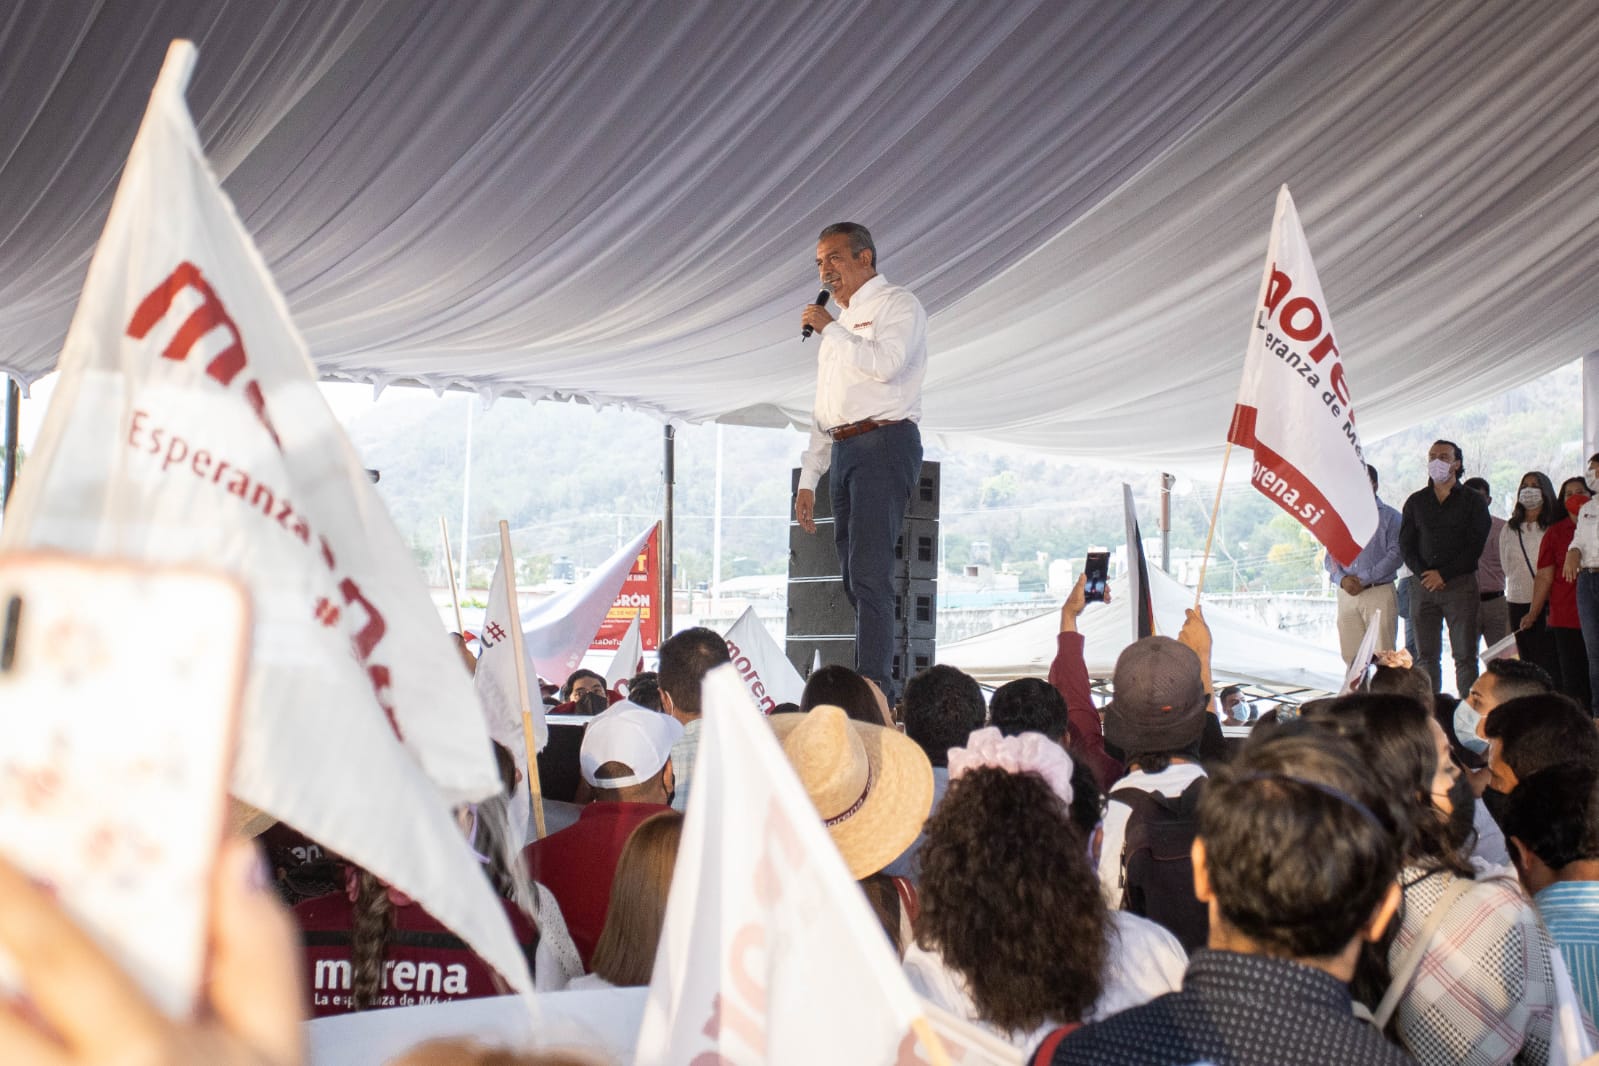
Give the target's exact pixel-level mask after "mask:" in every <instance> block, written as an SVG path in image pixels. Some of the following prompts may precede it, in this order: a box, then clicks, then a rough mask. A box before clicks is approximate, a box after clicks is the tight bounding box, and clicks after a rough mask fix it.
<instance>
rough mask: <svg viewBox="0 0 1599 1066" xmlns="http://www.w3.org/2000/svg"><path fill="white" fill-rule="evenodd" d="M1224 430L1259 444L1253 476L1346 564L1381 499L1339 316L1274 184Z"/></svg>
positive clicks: (1366, 534) (1290, 204) (1371, 526)
mask: <svg viewBox="0 0 1599 1066" xmlns="http://www.w3.org/2000/svg"><path fill="white" fill-rule="evenodd" d="M1227 439H1228V440H1230V441H1232V442H1233V443H1234V444H1241V445H1243V446H1244V447H1246V448H1249V449H1251V450H1252V451H1253V452H1254V458H1255V462H1254V469H1253V471H1252V473H1251V475H1250V481H1251V482H1252V483H1253V484H1254V486H1255V488H1257V489H1259V490H1260V491H1261V492H1263V493H1265V494H1266V495H1267V496H1269V497H1271V499H1273V500H1275V501H1276V503H1277V506H1279V507H1281V508H1282V509H1283V510H1285V511H1287V512H1288V513H1289V514H1291V515H1293V516H1294V517H1295V518H1297V519H1298V520H1299V522H1300V524H1301V525H1303V526H1304V527H1305V528H1306V529H1308V530H1310V533H1311V535H1312V536H1314V537H1315V538H1316V539H1317V540H1319V541H1320V542H1321V543H1322V545H1323V546H1324V547H1326V549H1327V551H1328V553H1329V554H1331V555H1332V557H1333V558H1334V559H1337V560H1338V561H1339V562H1340V563H1342V564H1343V565H1345V566H1348V565H1350V564H1351V563H1353V562H1354V561H1355V556H1357V555H1359V554H1360V549H1361V548H1363V547H1365V546H1366V542H1367V541H1369V540H1370V539H1371V535H1372V534H1373V533H1375V532H1376V530H1377V501H1376V498H1375V496H1374V495H1373V493H1372V491H1371V481H1370V479H1369V478H1368V477H1367V475H1366V459H1365V454H1364V453H1363V452H1362V451H1361V448H1360V434H1359V433H1358V432H1357V431H1356V429H1355V408H1354V404H1353V403H1352V402H1351V400H1350V394H1349V381H1348V378H1347V377H1346V376H1345V374H1344V364H1343V359H1342V357H1341V356H1340V355H1339V352H1338V345H1337V343H1336V342H1335V341H1334V340H1333V330H1332V316H1331V314H1329V312H1328V310H1327V301H1326V299H1325V298H1324V297H1323V296H1322V293H1321V282H1320V281H1319V280H1318V279H1317V277H1316V266H1315V264H1314V263H1312V262H1311V260H1310V246H1309V245H1308V244H1307V243H1305V231H1304V230H1303V229H1301V228H1300V226H1299V215H1298V213H1297V212H1296V211H1295V210H1294V201H1293V198H1292V197H1290V196H1289V195H1288V186H1286V185H1284V186H1283V187H1282V189H1281V190H1279V191H1278V193H1277V215H1276V218H1275V219H1274V220H1273V221H1272V227H1271V244H1270V246H1269V248H1268V249H1267V252H1266V271H1265V276H1264V277H1263V278H1262V279H1261V284H1260V299H1259V300H1258V301H1256V306H1255V319H1254V328H1253V330H1252V331H1251V332H1250V335H1249V349H1248V351H1247V353H1246V354H1245V356H1244V378H1243V381H1242V383H1241V384H1240V385H1239V386H1238V402H1237V405H1236V406H1235V407H1234V408H1233V421H1232V425H1231V426H1230V427H1229V428H1228V430H1227Z"/></svg>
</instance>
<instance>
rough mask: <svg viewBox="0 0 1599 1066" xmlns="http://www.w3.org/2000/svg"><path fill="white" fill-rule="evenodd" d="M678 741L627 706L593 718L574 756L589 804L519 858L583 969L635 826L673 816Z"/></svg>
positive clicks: (649, 714) (664, 722)
mask: <svg viewBox="0 0 1599 1066" xmlns="http://www.w3.org/2000/svg"><path fill="white" fill-rule="evenodd" d="M682 735H683V727H682V726H681V725H680V724H678V722H677V721H676V720H675V719H674V718H672V717H671V716H670V715H666V714H660V713H658V712H656V711H651V710H647V709H646V708H643V707H640V706H638V705H637V704H634V703H628V702H626V701H623V702H621V703H618V704H616V705H614V706H612V707H611V708H610V709H609V710H607V711H605V712H604V713H603V714H600V715H598V716H596V717H595V719H594V720H593V721H592V722H590V723H589V726H588V729H587V730H585V731H584V734H583V746H582V749H581V750H580V752H579V756H578V760H579V763H580V764H581V767H582V771H583V780H585V781H587V782H588V783H589V785H590V786H591V787H592V788H593V789H594V799H593V802H591V803H590V804H589V805H588V806H586V807H584V808H583V812H582V813H581V814H580V815H578V819H577V822H576V823H575V824H573V825H571V826H568V827H567V828H565V829H563V830H561V831H560V832H558V833H552V834H550V835H549V836H547V837H545V838H544V839H543V840H535V841H534V842H533V843H531V844H529V845H528V846H527V848H526V850H524V851H523V852H522V855H523V858H524V859H525V860H526V861H527V869H528V876H529V877H531V878H532V879H533V880H534V881H537V882H539V883H540V884H542V885H544V887H546V888H548V889H549V890H550V891H551V892H552V893H554V894H555V898H556V900H557V901H558V902H559V903H560V905H561V913H562V915H564V916H565V918H566V927H567V930H568V931H569V932H570V933H571V934H572V942H573V943H574V944H576V945H577V951H578V955H579V957H581V958H582V960H583V968H584V969H585V970H586V969H588V967H589V958H590V956H592V955H593V953H594V945H595V943H596V942H597V941H598V940H599V938H600V932H601V931H602V930H603V929H604V928H605V915H606V912H607V911H608V910H609V908H610V902H611V880H612V878H613V877H614V876H615V874H616V862H617V859H618V858H620V857H621V854H622V847H623V845H625V844H626V843H627V838H628V837H629V836H630V835H631V834H632V832H633V830H634V829H635V828H636V827H637V826H638V824H639V823H640V822H642V821H644V820H645V819H646V818H649V817H650V816H651V815H655V814H659V813H661V812H662V811H666V810H670V809H671V807H670V806H669V804H670V803H671V799H672V789H673V787H674V784H675V782H674V780H673V776H672V745H673V743H675V742H676V741H677V739H678V738H679V737H680V736H682Z"/></svg>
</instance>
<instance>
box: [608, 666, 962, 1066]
mask: <svg viewBox="0 0 1599 1066" xmlns="http://www.w3.org/2000/svg"><path fill="white" fill-rule="evenodd" d="M703 702H704V715H705V716H704V725H703V726H702V732H701V734H700V750H699V756H698V761H697V762H696V763H695V770H694V790H693V793H692V794H691V795H690V797H689V801H688V812H687V815H686V817H685V821H684V825H683V839H682V843H681V844H680V845H679V848H678V853H677V865H676V866H675V867H674V869H673V873H672V891H671V894H670V896H669V897H668V898H667V901H666V919H665V922H664V925H663V927H662V930H661V940H660V946H659V948H658V949H657V951H656V954H655V970H654V973H653V974H652V976H651V978H650V991H649V999H648V1001H647V1002H646V1004H645V1007H644V1020H643V1023H642V1025H641V1026H640V1029H639V1037H638V1050H637V1053H636V1054H635V1056H634V1059H633V1061H634V1062H635V1063H636V1064H637V1066H681V1064H683V1063H693V1062H716V1063H727V1064H734V1063H736V1064H740V1066H742V1064H746V1063H748V1064H754V1063H769V1064H773V1066H777V1064H793V1066H799V1064H802V1063H803V1064H805V1066H811V1064H814V1063H823V1062H826V1063H833V1062H873V1063H876V1062H899V1063H907V1064H909V1063H915V1062H926V1063H948V1062H949V1061H950V1059H949V1056H948V1055H947V1054H946V1052H945V1049H944V1046H943V1044H942V1042H941V1041H940V1040H939V1039H938V1037H937V1036H935V1035H934V1033H933V1030H932V1028H931V1027H930V1025H929V1024H928V1021H927V1019H926V1016H925V1015H926V1011H925V1008H924V1006H923V1004H922V1001H921V1000H920V999H918V998H917V996H916V993H915V992H913V991H912V990H911V987H910V983H909V982H908V981H907V980H906V978H905V973H904V971H903V970H901V969H900V964H899V959H898V958H896V957H895V955H894V952H893V949H892V948H891V947H890V946H889V943H888V940H887V938H886V937H884V936H883V930H882V927H881V926H880V925H879V924H878V922H877V918H876V917H875V916H874V915H873V914H872V911H871V908H870V907H869V906H868V905H867V902H866V897H865V895H864V894H862V892H861V890H860V886H859V885H857V884H856V883H855V880H854V879H853V878H852V877H851V876H850V873H849V869H848V868H847V867H846V866H845V865H844V857H843V856H842V855H840V854H839V851H838V848H837V847H836V846H835V845H834V844H833V840H832V838H831V837H830V836H828V835H827V830H826V828H824V827H823V825H822V819H821V818H820V816H818V815H817V813H816V807H815V805H814V804H813V803H812V802H811V800H810V797H809V796H807V795H806V793H805V789H804V786H802V785H801V784H800V781H799V778H798V777H796V776H795V774H794V771H793V769H792V768H791V767H790V766H789V763H788V760H787V759H786V758H785V757H784V755H783V750H782V748H781V747H779V746H778V743H777V738H776V736H775V735H774V734H773V733H772V731H771V729H770V728H769V727H768V726H767V724H766V722H765V721H763V720H762V718H761V716H760V715H759V714H757V713H756V712H755V708H754V707H753V706H752V705H751V702H750V696H749V690H748V689H746V688H745V687H744V682H743V681H742V680H741V679H740V678H739V676H738V673H737V671H736V670H735V669H734V668H733V667H732V666H731V665H724V666H719V667H717V668H716V669H715V670H713V671H711V673H710V674H709V675H707V676H706V678H705V686H704V699H703ZM819 1020H820V1022H822V1023H819Z"/></svg>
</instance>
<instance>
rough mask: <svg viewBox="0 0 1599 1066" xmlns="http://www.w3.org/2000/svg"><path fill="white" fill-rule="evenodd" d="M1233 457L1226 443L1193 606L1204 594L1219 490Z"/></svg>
mask: <svg viewBox="0 0 1599 1066" xmlns="http://www.w3.org/2000/svg"><path fill="white" fill-rule="evenodd" d="M1232 456H1233V442H1232V441H1230V440H1229V441H1228V442H1227V452H1226V454H1224V455H1223V456H1222V457H1221V476H1220V477H1219V478H1217V479H1216V503H1215V506H1213V507H1212V508H1211V509H1210V532H1208V533H1206V534H1205V554H1204V555H1203V556H1202V557H1201V558H1200V560H1199V584H1198V585H1197V586H1196V587H1195V589H1194V606H1195V607H1198V606H1199V597H1201V596H1203V595H1204V594H1205V570H1206V569H1207V568H1208V567H1209V566H1210V545H1211V542H1212V541H1214V540H1215V539H1216V519H1217V517H1218V516H1219V515H1220V514H1221V490H1222V489H1223V488H1224V487H1225V486H1226V484H1227V460H1229V459H1231V458H1232Z"/></svg>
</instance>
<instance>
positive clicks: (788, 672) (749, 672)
mask: <svg viewBox="0 0 1599 1066" xmlns="http://www.w3.org/2000/svg"><path fill="white" fill-rule="evenodd" d="M726 640H727V654H728V655H730V656H731V657H732V660H733V669H734V670H737V671H738V676H739V679H740V680H742V681H743V682H744V687H745V688H747V689H749V693H750V698H751V699H753V700H754V701H755V706H757V707H759V708H760V709H761V713H762V714H771V713H772V712H773V711H774V710H776V709H777V705H778V704H780V703H795V704H797V703H799V701H800V697H801V696H803V695H805V680H804V679H803V678H801V677H800V676H799V671H798V670H795V669H794V664H793V663H791V662H789V661H788V656H787V655H784V654H783V649H782V648H781V647H779V646H778V643H777V641H775V640H773V639H772V634H770V633H768V632H767V631H766V626H765V625H763V624H762V623H761V620H760V619H759V618H757V617H756V616H755V608H753V607H748V608H745V610H744V613H743V614H741V615H739V616H738V621H736V622H734V623H733V628H731V629H729V630H728V631H727V637H726Z"/></svg>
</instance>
